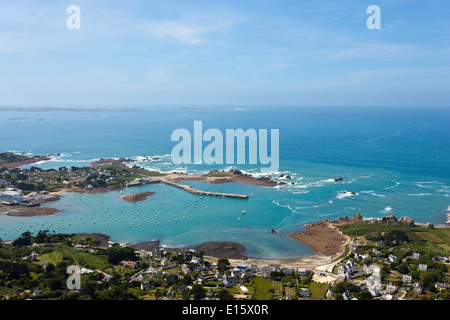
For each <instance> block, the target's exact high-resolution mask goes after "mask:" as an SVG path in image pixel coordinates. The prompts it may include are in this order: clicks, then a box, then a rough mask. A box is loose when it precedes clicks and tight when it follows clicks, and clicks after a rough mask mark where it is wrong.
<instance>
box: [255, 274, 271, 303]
mask: <svg viewBox="0 0 450 320" xmlns="http://www.w3.org/2000/svg"><path fill="white" fill-rule="evenodd" d="M271 291H273V288H272V280H270V279H264V278H262V277H255V296H256V299H257V300H270V299H272V296H273V292H271Z"/></svg>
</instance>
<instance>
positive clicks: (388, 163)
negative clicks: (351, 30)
mask: <svg viewBox="0 0 450 320" xmlns="http://www.w3.org/2000/svg"><path fill="white" fill-rule="evenodd" d="M195 120H201V121H203V127H204V130H206V129H208V128H217V129H220V130H222V132H225V129H237V128H242V129H244V130H246V129H249V128H254V129H269V130H270V129H279V130H280V168H279V172H276V173H273V176H278V175H279V174H281V173H284V174H289V175H290V176H291V177H292V179H291V180H287V179H285V180H284V181H286V182H294V185H290V184H288V185H285V186H282V187H276V188H264V187H258V186H251V185H244V184H240V183H230V184H220V185H211V184H209V183H207V182H202V181H191V182H189V184H190V185H192V186H194V187H197V188H199V189H202V190H211V191H223V192H230V193H241V194H247V195H249V196H250V198H249V199H248V200H240V199H228V198H215V197H203V198H202V199H200V197H198V196H195V195H192V194H189V193H186V192H184V191H182V190H178V189H175V188H172V187H169V186H166V185H147V186H141V187H134V188H129V189H126V190H124V193H125V194H127V193H136V192H141V191H144V190H150V191H155V195H153V196H151V197H149V198H148V199H147V200H146V201H143V202H138V203H134V204H133V203H128V202H125V201H123V200H122V199H121V197H120V196H121V195H120V192H119V191H115V192H110V193H107V194H78V193H71V194H67V195H65V196H64V197H63V198H62V199H61V200H60V201H58V202H55V203H52V204H51V205H50V206H52V207H57V208H59V209H61V210H63V211H64V212H62V213H58V214H56V215H55V216H39V217H9V216H0V228H1V229H2V230H0V237H1V238H2V239H4V240H11V239H15V238H16V237H17V236H19V235H20V234H21V233H23V232H24V231H26V230H30V231H37V230H39V229H48V230H50V231H53V230H55V231H56V232H103V233H106V234H109V235H111V237H112V240H114V241H117V242H139V241H146V240H152V239H160V240H161V241H162V243H163V244H166V245H168V246H184V245H186V246H193V245H197V244H200V243H202V242H205V241H236V242H239V243H242V244H243V245H245V246H246V248H247V250H246V252H245V254H247V255H249V256H252V257H256V258H273V259H275V258H293V257H299V256H305V255H310V254H311V253H312V251H311V249H310V248H309V247H307V246H304V245H302V244H301V243H299V242H297V241H295V240H292V239H290V238H288V237H287V234H288V233H289V232H292V231H299V230H301V228H300V226H301V225H303V224H305V223H310V222H314V221H318V220H323V219H325V218H331V219H333V218H338V217H342V216H344V215H347V216H353V215H355V214H356V212H360V213H361V214H362V215H363V217H381V216H383V215H385V214H387V213H393V214H395V215H396V216H397V217H400V216H403V215H406V216H409V217H412V218H414V219H415V221H416V222H418V223H426V222H433V223H435V224H444V223H447V219H448V216H447V214H448V213H449V210H450V207H449V206H450V139H449V138H450V126H449V125H448V123H449V121H450V111H448V110H445V109H425V108H423V109H415V110H412V109H411V110H409V109H377V108H372V109H362V108H360V109H355V108H353V109H352V108H334V109H332V108H329V109H327V108H277V107H273V108H268V107H265V108H257V107H253V108H249V107H244V108H234V107H233V108H231V107H230V108H214V109H213V108H211V109H193V108H148V109H143V110H141V111H137V112H120V111H118V112H106V111H102V112H100V111H99V112H92V111H91V112H80V111H79V112H75V111H72V112H14V111H2V112H0V128H1V132H2V139H1V140H0V150H1V151H17V152H27V153H30V154H51V153H60V154H61V156H55V157H53V158H52V160H50V161H47V162H44V163H41V164H38V166H40V167H42V168H59V167H61V166H72V165H74V166H84V165H89V163H90V162H91V161H92V160H94V159H99V158H107V157H121V156H124V157H130V158H134V159H137V160H142V156H158V157H159V158H160V160H159V161H151V162H148V161H138V162H137V164H138V165H142V166H145V167H147V168H151V169H157V170H160V171H164V172H169V171H173V170H175V171H184V172H188V173H190V172H192V173H198V172H208V171H210V170H213V169H220V170H221V169H230V168H231V166H230V165H217V166H208V165H204V164H203V165H201V164H197V165H188V166H182V165H174V164H173V163H172V161H171V158H170V153H171V150H172V148H173V146H174V145H175V142H171V141H170V136H171V133H172V131H173V130H175V129H177V128H186V129H188V130H190V131H191V132H192V131H193V123H194V121H195ZM205 145H206V143H205ZM236 167H237V168H238V169H241V170H243V171H245V172H248V173H252V174H255V175H259V172H260V170H259V165H258V166H255V165H253V166H251V165H236ZM338 177H342V178H343V179H344V180H343V181H342V182H334V180H333V179H334V178H338ZM342 191H348V192H351V191H353V192H356V195H354V196H349V195H348V194H344V193H342ZM243 210H245V211H246V213H245V214H242V211H243ZM156 218H157V219H156ZM169 221H170V222H169ZM158 222H159V224H158ZM246 227H250V228H246ZM272 228H275V229H277V230H279V233H277V234H271V233H270V230H271V229H272Z"/></svg>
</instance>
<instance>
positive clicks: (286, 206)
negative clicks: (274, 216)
mask: <svg viewBox="0 0 450 320" xmlns="http://www.w3.org/2000/svg"><path fill="white" fill-rule="evenodd" d="M272 202H273V203H275V204H276V205H277V207H283V208H287V209H289V210H291V211H292V212H293V213H298V212H297V211H295V210H294V209H292V207H291V206H290V205H288V204H287V205H286V204H280V203H279V202H278V201H276V200H272Z"/></svg>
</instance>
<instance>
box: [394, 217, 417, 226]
mask: <svg viewBox="0 0 450 320" xmlns="http://www.w3.org/2000/svg"><path fill="white" fill-rule="evenodd" d="M398 222H401V223H404V224H406V225H408V226H409V227H414V226H415V223H414V220H413V219H412V218H409V217H405V216H403V217H401V218H400V219H398Z"/></svg>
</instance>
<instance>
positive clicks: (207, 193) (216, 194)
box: [161, 180, 248, 199]
mask: <svg viewBox="0 0 450 320" xmlns="http://www.w3.org/2000/svg"><path fill="white" fill-rule="evenodd" d="M161 183H164V184H167V185H169V186H172V187H175V188H178V189H181V190H184V191H186V192H190V193H193V194H196V195H200V196H213V197H222V198H237V199H248V196H247V195H245V194H235V193H223V192H212V191H203V190H198V189H195V188H193V187H191V186H187V185H184V184H179V183H176V182H173V181H168V180H161Z"/></svg>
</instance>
